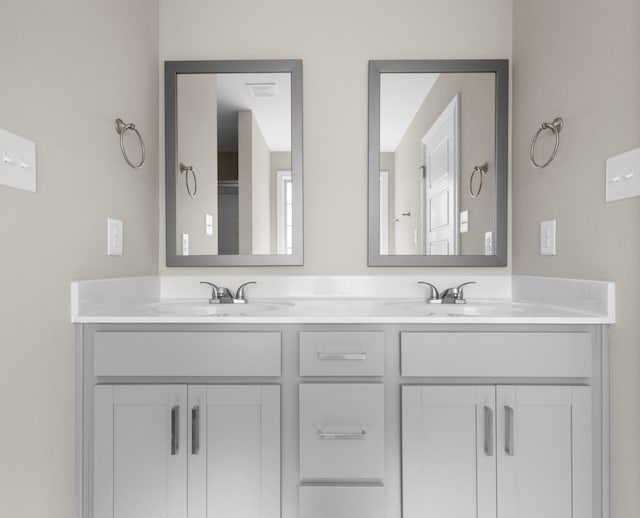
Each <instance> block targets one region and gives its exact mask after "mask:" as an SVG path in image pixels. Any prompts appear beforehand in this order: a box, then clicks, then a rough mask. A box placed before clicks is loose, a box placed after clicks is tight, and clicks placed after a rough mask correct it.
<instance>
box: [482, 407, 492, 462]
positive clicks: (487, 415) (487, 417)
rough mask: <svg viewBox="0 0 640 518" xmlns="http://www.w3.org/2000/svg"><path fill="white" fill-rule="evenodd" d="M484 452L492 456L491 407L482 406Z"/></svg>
mask: <svg viewBox="0 0 640 518" xmlns="http://www.w3.org/2000/svg"><path fill="white" fill-rule="evenodd" d="M484 453H485V455H486V456H487V457H493V408H491V407H489V406H485V407H484Z"/></svg>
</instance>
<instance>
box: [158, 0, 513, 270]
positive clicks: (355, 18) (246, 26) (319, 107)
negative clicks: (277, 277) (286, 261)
mask: <svg viewBox="0 0 640 518" xmlns="http://www.w3.org/2000/svg"><path fill="white" fill-rule="evenodd" d="M159 3H160V60H161V61H163V60H167V59H172V60H173V59H266V58H269V59H302V60H303V90H304V91H303V98H304V108H303V112H304V113H303V126H304V128H303V133H304V135H303V140H304V194H305V198H304V203H305V205H304V218H305V219H304V266H303V267H286V268H254V269H248V268H243V269H236V268H224V269H217V270H215V269H211V270H209V273H213V272H215V271H218V272H220V273H224V274H231V273H242V274H247V275H250V274H251V272H254V273H262V274H264V273H277V274H287V273H291V274H323V273H333V274H349V273H357V274H363V273H370V274H383V273H387V274H388V273H391V272H393V273H399V272H401V271H402V272H407V271H411V269H398V268H392V269H389V268H368V267H367V235H366V233H367V66H368V61H369V60H372V59H438V58H442V59H445V58H492V59H495V58H509V57H511V14H512V13H511V0H483V1H482V2H473V1H470V0H380V1H378V2H376V3H375V6H373V5H372V4H371V2H370V1H368V0H352V1H349V2H344V1H342V0H327V1H322V2H300V1H299V0H273V1H272V2H268V3H263V2H258V1H253V2H251V4H250V7H248V5H247V3H246V2H245V3H243V2H212V1H210V0H185V1H183V2H176V1H173V0H160V2H159ZM248 13H250V15H248ZM283 13H286V16H283ZM390 20H393V23H389V21H390ZM478 27H481V28H482V30H481V36H479V35H478ZM160 80H161V81H162V78H160ZM161 88H162V85H161ZM161 110H162V107H161ZM161 160H162V158H161ZM328 200H330V205H328V203H327V202H328ZM398 209H399V207H398ZM163 217H164V212H163V211H162V210H161V214H160V216H159V219H160V220H161V222H162V220H163ZM161 224H162V223H161ZM161 240H163V237H162V232H161ZM162 246H163V244H161V250H160V251H159V253H160V258H161V259H160V263H161V270H160V271H161V273H168V274H185V273H202V272H203V269H184V268H180V269H176V268H166V267H165V266H164V251H163V250H162ZM413 271H421V270H416V269H413ZM430 271H431V272H434V271H440V272H442V271H446V270H444V269H439V270H430ZM448 271H449V272H454V273H455V272H456V271H459V270H455V269H453V270H448ZM474 272H475V273H477V274H478V275H482V274H486V273H494V274H505V275H506V274H509V273H510V268H494V269H488V268H482V269H475V270H471V271H470V273H474Z"/></svg>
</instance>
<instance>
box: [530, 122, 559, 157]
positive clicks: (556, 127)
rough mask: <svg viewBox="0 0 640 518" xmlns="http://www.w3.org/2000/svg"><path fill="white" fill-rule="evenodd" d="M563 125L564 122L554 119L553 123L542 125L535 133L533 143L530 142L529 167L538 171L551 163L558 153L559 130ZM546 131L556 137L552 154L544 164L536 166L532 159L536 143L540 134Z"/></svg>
mask: <svg viewBox="0 0 640 518" xmlns="http://www.w3.org/2000/svg"><path fill="white" fill-rule="evenodd" d="M563 124H564V121H563V120H562V118H561V117H556V118H555V119H554V120H553V122H543V123H542V126H540V129H538V131H536V134H535V135H534V137H533V142H531V149H530V150H529V160H530V161H531V165H533V166H534V167H537V168H538V169H542V168H543V167H547V166H548V165H549V164H550V163H551V161H552V160H553V159H554V158H555V157H556V153H557V152H558V146H560V130H562V126H563ZM546 129H549V130H551V131H552V132H553V134H554V135H555V137H556V143H555V145H554V146H553V153H551V156H550V157H549V160H547V161H546V162H545V163H544V164H538V163H537V162H536V159H535V157H534V154H535V151H536V142H537V141H538V137H539V136H540V133H542V131H543V130H546Z"/></svg>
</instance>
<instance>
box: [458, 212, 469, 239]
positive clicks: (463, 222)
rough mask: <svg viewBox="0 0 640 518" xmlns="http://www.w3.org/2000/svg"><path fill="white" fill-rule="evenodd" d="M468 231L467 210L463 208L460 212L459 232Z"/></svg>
mask: <svg viewBox="0 0 640 518" xmlns="http://www.w3.org/2000/svg"><path fill="white" fill-rule="evenodd" d="M465 232H469V211H468V210H463V211H462V212H461V213H460V233H461V234H464V233H465Z"/></svg>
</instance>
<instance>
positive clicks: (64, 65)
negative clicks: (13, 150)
mask: <svg viewBox="0 0 640 518" xmlns="http://www.w3.org/2000/svg"><path fill="white" fill-rule="evenodd" d="M0 11H1V12H2V21H1V22H0V25H1V26H2V30H0V63H2V67H3V72H2V81H0V114H1V116H0V119H1V120H0V126H1V127H2V128H4V129H6V130H9V131H12V132H14V133H17V134H19V135H22V136H24V137H26V138H28V139H30V140H33V141H35V142H36V145H37V176H38V179H37V180H38V185H37V189H38V190H37V192H36V193H35V194H34V193H28V192H25V191H18V190H14V189H9V188H7V187H2V186H0V214H1V217H0V291H1V293H2V295H1V296H0V315H2V316H1V317H0V408H1V409H2V417H1V418H0V422H1V425H0V444H1V445H2V451H1V453H0V516H3V517H16V518H43V517H46V518H69V517H71V516H73V513H74V510H73V505H74V447H75V434H74V419H75V406H74V404H75V401H74V393H75V386H74V383H75V372H74V361H75V350H74V329H73V326H72V325H71V323H70V316H69V284H70V282H71V281H72V280H76V279H89V278H100V277H118V276H124V275H145V274H152V273H156V272H157V268H158V252H157V249H158V217H157V214H158V178H159V172H158V160H157V157H158V144H157V143H158V115H157V106H158V61H157V45H158V43H157V41H158V37H157V31H158V25H157V17H158V7H157V3H156V2H155V1H154V0H137V1H136V2H130V1H127V0H110V1H108V2H95V1H87V0H58V1H56V2H50V1H48V0H19V1H18V0H15V1H2V2H1V7H0ZM116 117H121V118H122V119H123V120H124V121H126V122H129V121H133V122H134V123H135V124H136V126H137V128H138V129H139V130H140V132H141V133H142V136H143V138H144V140H145V144H146V146H147V158H146V163H145V165H144V167H143V168H142V169H141V170H138V171H134V170H133V169H131V168H130V167H129V166H127V165H126V163H125V162H124V159H123V157H122V155H121V153H120V147H119V143H118V135H117V134H116V132H115V129H114V120H115V119H116ZM133 144H135V143H134V142H128V143H127V145H133ZM130 151H131V154H132V155H133V154H134V153H135V151H134V149H133V148H130ZM107 217H113V218H118V219H122V220H123V221H124V256H122V257H107V256H106V220H107Z"/></svg>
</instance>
